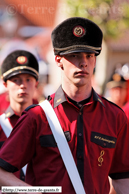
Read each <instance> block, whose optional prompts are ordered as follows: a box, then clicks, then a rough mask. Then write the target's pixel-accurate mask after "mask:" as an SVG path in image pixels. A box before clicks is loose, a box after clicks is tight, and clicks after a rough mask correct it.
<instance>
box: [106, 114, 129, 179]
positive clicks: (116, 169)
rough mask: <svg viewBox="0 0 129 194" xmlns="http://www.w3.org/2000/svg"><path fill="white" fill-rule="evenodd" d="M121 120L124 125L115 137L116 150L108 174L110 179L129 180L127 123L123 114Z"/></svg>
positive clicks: (128, 135)
mask: <svg viewBox="0 0 129 194" xmlns="http://www.w3.org/2000/svg"><path fill="white" fill-rule="evenodd" d="M122 120H123V123H124V125H123V127H122V128H121V130H120V131H119V133H118V136H117V143H116V148H115V151H114V156H113V160H112V164H111V169H110V174H109V176H110V177H111V178H112V179H124V178H129V121H128V119H127V117H126V116H125V114H124V117H123V118H122ZM124 121H125V122H124ZM118 127H119V126H118Z"/></svg>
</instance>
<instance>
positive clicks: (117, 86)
mask: <svg viewBox="0 0 129 194" xmlns="http://www.w3.org/2000/svg"><path fill="white" fill-rule="evenodd" d="M107 89H108V95H109V97H108V100H110V101H112V102H113V103H115V104H117V105H118V106H119V107H121V108H123V106H124V105H125V103H126V101H127V80H126V79H125V78H124V76H123V75H122V74H121V73H119V72H114V73H113V75H112V76H111V79H110V80H109V82H108V83H107Z"/></svg>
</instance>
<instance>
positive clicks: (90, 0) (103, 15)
mask: <svg viewBox="0 0 129 194" xmlns="http://www.w3.org/2000/svg"><path fill="white" fill-rule="evenodd" d="M66 5H67V7H68V8H69V12H68V13H67V15H68V16H69V17H74V16H79V17H85V18H88V19H91V20H92V21H94V22H95V23H96V24H98V25H99V26H100V28H101V29H102V30H103V33H104V38H105V40H106V39H109V38H115V37H118V36H120V35H121V34H122V33H123V32H124V31H125V30H126V29H127V28H128V27H129V3H127V2H124V0H121V3H117V2H115V3H114V1H113V0H66Z"/></svg>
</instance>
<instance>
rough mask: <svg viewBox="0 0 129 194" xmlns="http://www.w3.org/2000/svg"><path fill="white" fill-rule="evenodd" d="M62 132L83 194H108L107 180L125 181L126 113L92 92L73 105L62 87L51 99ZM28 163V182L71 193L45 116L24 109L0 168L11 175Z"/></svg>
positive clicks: (128, 174) (127, 162)
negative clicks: (121, 179)
mask: <svg viewBox="0 0 129 194" xmlns="http://www.w3.org/2000/svg"><path fill="white" fill-rule="evenodd" d="M49 100H50V103H51V104H52V106H53V108H54V110H55V112H56V114H57V117H58V119H59V121H60V123H61V126H62V129H63V131H64V133H65V136H66V139H67V141H68V144H69V147H70V149H71V152H72V155H73V157H74V160H75V162H76V164H77V168H78V172H79V174H80V177H81V180H82V182H83V185H84V188H85V191H86V193H87V194H108V193H109V182H108V175H110V176H111V177H112V178H116V179H119V178H125V177H129V157H127V156H128V150H129V140H128V139H129V138H128V137H129V128H128V121H127V117H126V115H125V113H124V112H123V111H122V110H121V109H120V108H119V107H117V106H116V105H114V104H113V103H111V102H109V101H108V100H107V99H105V98H102V97H100V96H98V94H96V92H95V91H94V90H93V91H92V96H91V98H90V101H89V102H88V103H86V104H84V105H82V104H78V106H75V104H73V103H72V102H71V101H69V100H68V98H67V97H66V95H65V94H64V92H63V90H62V88H61V87H60V88H59V89H58V90H57V92H56V93H55V94H53V95H51V97H49ZM26 163H28V168H27V174H26V182H27V183H29V184H31V185H33V186H62V193H63V194H69V193H70V194H75V191H74V189H73V186H72V184H71V181H70V179H69V176H68V173H67V170H66V168H65V166H64V163H63V161H62V158H61V156H60V153H59V150H58V147H57V144H56V142H55V140H54V137H53V135H52V132H51V129H50V127H49V124H48V121H47V119H46V116H45V113H44V111H43V110H42V108H41V107H40V106H35V107H33V108H30V109H29V108H28V110H26V111H25V112H24V114H23V115H22V116H21V117H20V119H19V122H18V123H17V124H16V125H15V127H14V130H13V131H12V133H11V135H10V137H9V138H8V140H7V141H6V143H5V144H4V146H3V148H2V149H1V152H0V166H1V167H2V168H4V169H6V170H7V171H8V169H9V171H11V172H15V171H17V170H18V169H20V168H21V167H23V166H24V165H25V164H26Z"/></svg>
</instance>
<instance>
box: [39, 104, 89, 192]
mask: <svg viewBox="0 0 129 194" xmlns="http://www.w3.org/2000/svg"><path fill="white" fill-rule="evenodd" d="M39 105H40V106H41V107H42V108H43V110H44V112H45V114H46V117H47V120H48V123H49V125H50V127H51V130H52V133H53V136H54V138H55V141H56V143H57V145H58V148H59V151H60V154H61V156H62V159H63V161H64V164H65V167H66V169H67V172H68V174H69V177H70V179H71V182H72V184H73V187H74V189H75V192H76V194H86V192H85V190H84V187H83V184H82V181H81V179H80V176H79V173H78V170H77V167H76V164H75V162H74V159H73V156H72V153H71V151H70V148H69V145H68V143H67V140H66V138H65V135H64V132H63V130H62V128H61V125H60V123H59V120H58V118H57V116H56V114H55V111H54V110H53V108H52V106H51V104H50V103H49V101H48V100H44V101H43V102H42V103H40V104H39Z"/></svg>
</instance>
